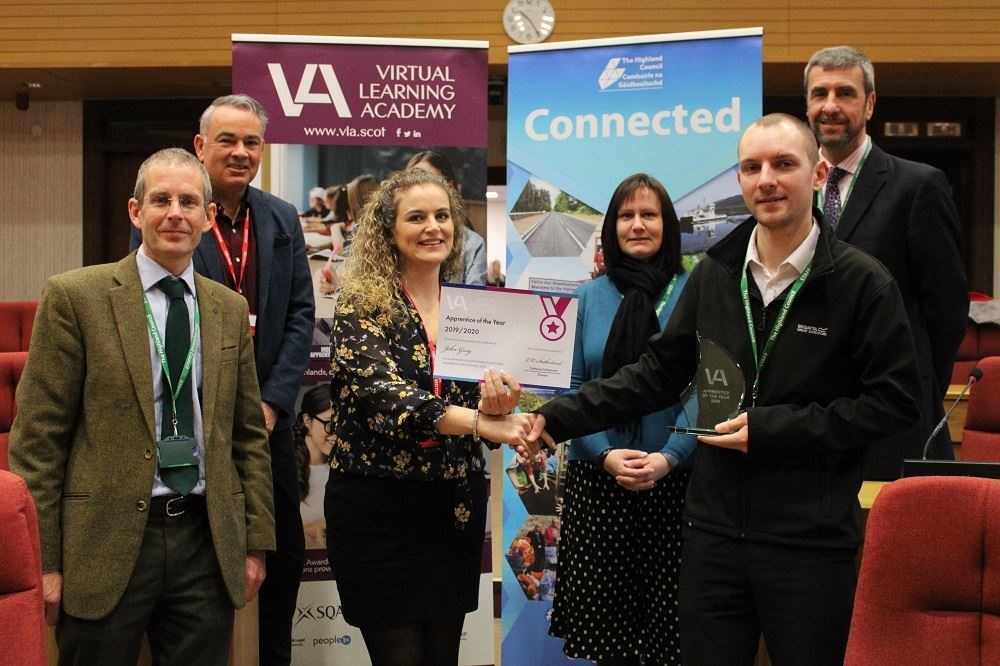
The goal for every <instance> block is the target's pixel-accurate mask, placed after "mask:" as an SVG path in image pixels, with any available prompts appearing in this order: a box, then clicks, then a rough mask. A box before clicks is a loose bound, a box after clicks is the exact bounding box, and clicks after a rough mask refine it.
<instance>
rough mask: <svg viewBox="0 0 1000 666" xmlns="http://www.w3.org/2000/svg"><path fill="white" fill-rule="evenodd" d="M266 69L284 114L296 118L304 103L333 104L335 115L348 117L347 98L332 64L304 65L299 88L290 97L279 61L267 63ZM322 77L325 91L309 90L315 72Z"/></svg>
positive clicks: (289, 90)
mask: <svg viewBox="0 0 1000 666" xmlns="http://www.w3.org/2000/svg"><path fill="white" fill-rule="evenodd" d="M267 70H268V71H269V72H270V73H271V81H272V82H273V83H274V89H275V91H277V93H278V100H279V101H280V102H281V110H282V111H284V113H285V115H286V116H289V117H291V118H298V117H299V116H300V115H301V114H302V107H303V106H304V105H306V104H333V107H334V108H335V109H337V115H339V116H340V117H341V118H350V117H351V109H350V108H348V106H347V99H346V98H345V97H344V91H343V90H342V89H341V88H340V82H339V81H338V80H337V73H336V72H335V71H333V65H315V64H309V65H306V68H305V69H304V70H303V71H302V78H301V79H299V88H298V90H296V91H295V97H294V98H293V97H292V92H291V89H290V88H289V87H288V81H287V80H285V72H284V70H282V68H281V63H277V62H269V63H267ZM317 71H318V72H319V73H320V75H321V76H322V77H323V82H324V83H325V84H326V92H325V93H322V92H311V91H312V88H313V83H315V81H316V72H317Z"/></svg>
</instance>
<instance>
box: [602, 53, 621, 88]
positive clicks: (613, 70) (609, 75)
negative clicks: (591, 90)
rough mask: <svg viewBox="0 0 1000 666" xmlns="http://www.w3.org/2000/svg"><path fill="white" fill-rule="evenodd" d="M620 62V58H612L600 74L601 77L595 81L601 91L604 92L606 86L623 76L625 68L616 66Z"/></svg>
mask: <svg viewBox="0 0 1000 666" xmlns="http://www.w3.org/2000/svg"><path fill="white" fill-rule="evenodd" d="M621 61H622V59H621V58H612V59H611V60H609V61H608V64H607V66H606V67H605V68H604V71H603V72H601V76H600V77H599V78H598V79H597V83H598V84H599V85H600V86H601V90H606V89H607V88H608V86H610V85H611V84H612V83H614V82H615V81H617V80H618V79H620V78H622V75H623V74H625V68H624V67H619V66H618V64H619V63H620V62H621Z"/></svg>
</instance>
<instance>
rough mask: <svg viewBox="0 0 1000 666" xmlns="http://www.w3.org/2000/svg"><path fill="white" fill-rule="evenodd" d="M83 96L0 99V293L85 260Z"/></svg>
mask: <svg viewBox="0 0 1000 666" xmlns="http://www.w3.org/2000/svg"><path fill="white" fill-rule="evenodd" d="M82 118H83V112H82V104H81V103H80V102H42V103H37V104H32V105H31V108H29V109H28V110H27V111H17V110H16V109H15V108H14V105H13V104H2V105H0V174H2V175H3V177H2V178H0V201H2V202H3V205H2V206H0V252H2V257H3V258H2V260H0V300H19V299H23V300H37V299H38V297H39V296H40V295H41V293H42V285H43V284H44V282H45V279H46V278H47V277H49V276H50V275H53V274H55V273H61V272H63V271H67V270H69V269H71V268H77V267H79V266H80V265H81V264H82V255H83V250H82V231H81V230H82V225H81V223H80V211H81V209H82V208H83V194H82V192H83V185H82V176H81V173H80V164H81V162H82V159H83V157H82V155H83V134H82Z"/></svg>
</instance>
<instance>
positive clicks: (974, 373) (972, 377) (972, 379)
mask: <svg viewBox="0 0 1000 666" xmlns="http://www.w3.org/2000/svg"><path fill="white" fill-rule="evenodd" d="M982 378H983V371H982V370H980V369H979V368H973V369H972V370H971V371H970V372H969V381H968V382H967V383H966V384H965V388H963V389H962V392H961V393H959V394H958V397H957V398H955V402H953V403H952V404H951V407H949V408H948V412H947V413H946V414H945V415H944V418H943V419H941V421H940V422H939V423H938V424H937V427H936V428H934V431H933V432H932V433H931V436H930V437H928V438H927V441H926V442H924V455H923V456H921V458H920V459H921V460H927V452H928V451H929V450H930V448H931V442H933V441H934V437H936V436H937V434H938V433H939V432H941V428H943V427H944V424H945V423H947V422H948V417H949V416H951V413H952V412H953V411H955V408H956V407H958V403H959V402H961V401H962V398H964V397H965V394H966V393H967V392H968V390H969V387H971V386H972V385H973V384H975V383H976V382H978V381H979V380H980V379H982Z"/></svg>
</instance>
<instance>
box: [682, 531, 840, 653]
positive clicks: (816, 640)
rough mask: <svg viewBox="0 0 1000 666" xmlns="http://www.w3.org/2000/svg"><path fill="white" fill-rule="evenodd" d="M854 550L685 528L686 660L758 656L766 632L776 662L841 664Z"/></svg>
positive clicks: (684, 638) (684, 618)
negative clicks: (808, 546) (785, 543)
mask: <svg viewBox="0 0 1000 666" xmlns="http://www.w3.org/2000/svg"><path fill="white" fill-rule="evenodd" d="M855 550H856V549H853V548H845V549H826V548H796V547H792V546H785V545H776V544H772V543H760V542H753V541H747V540H746V539H734V538H730V537H725V536H719V535H716V534H710V533H707V532H703V531H701V530H697V529H691V528H688V529H685V530H684V546H683V549H682V556H681V574H680V576H681V577H680V625H681V656H682V658H683V662H684V664H685V666H699V665H701V664H704V665H706V666H716V665H717V664H727V665H732V666H737V665H740V664H753V661H754V655H755V653H756V651H757V643H758V641H759V636H760V634H761V632H763V634H764V640H765V642H766V643H767V650H768V654H769V655H770V658H771V663H772V664H774V665H775V666H789V665H799V664H801V665H802V666H806V665H808V666H821V665H823V664H829V665H830V666H834V665H836V666H840V664H842V663H843V662H844V651H845V650H846V648H847V634H848V630H849V629H850V625H851V611H852V609H853V606H854V588H855V585H856V582H857V581H856V574H855V568H854V566H855V565H854V557H855Z"/></svg>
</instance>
